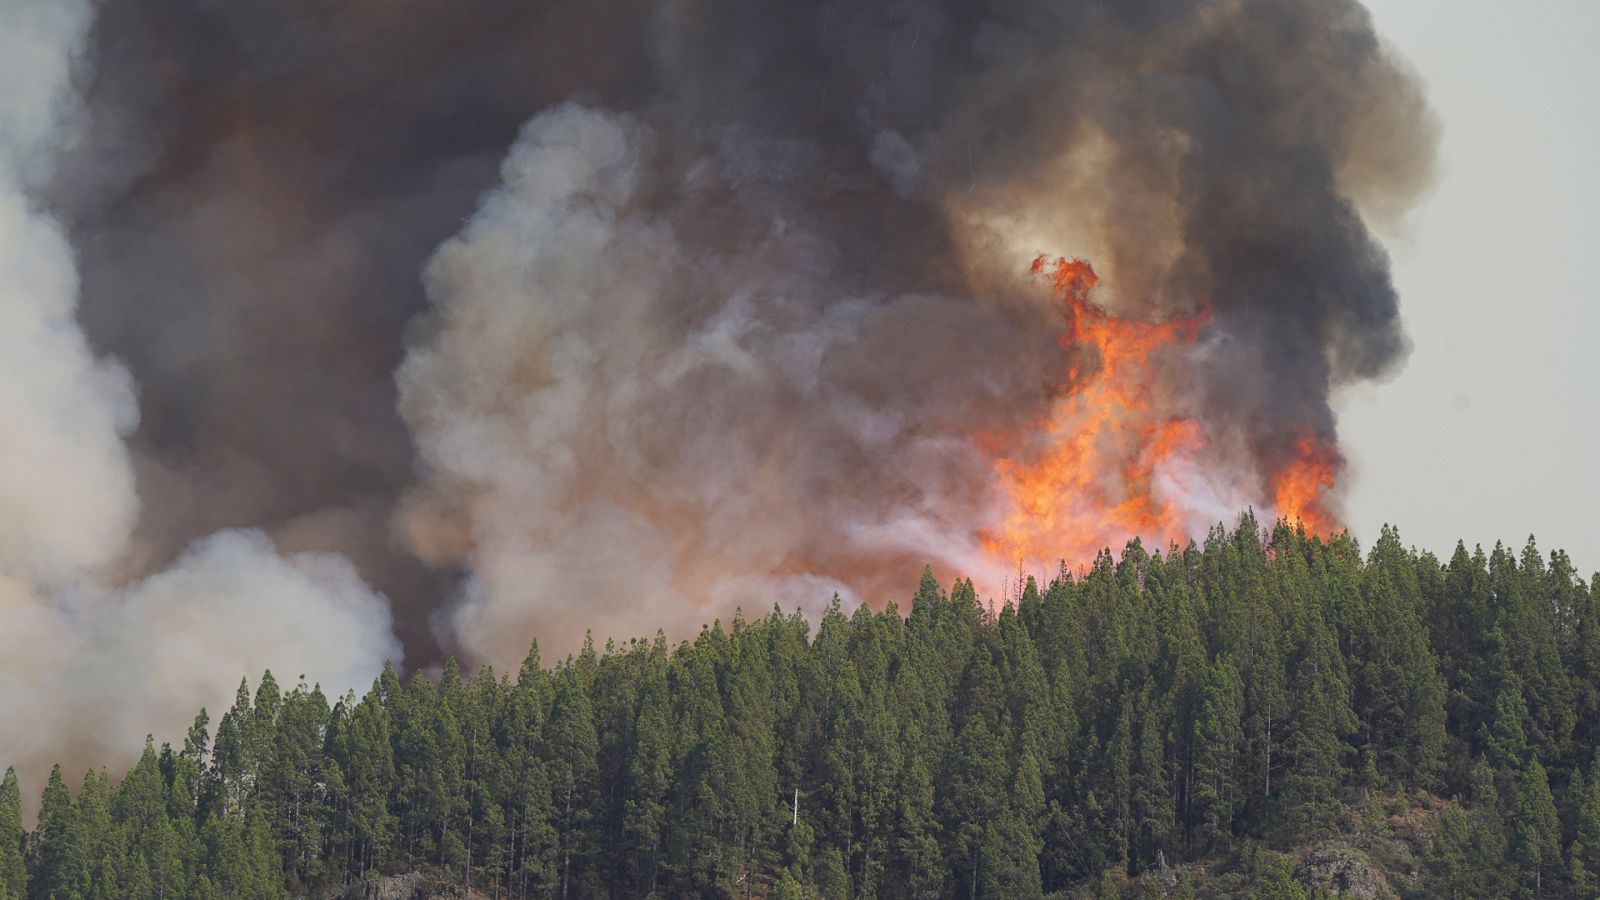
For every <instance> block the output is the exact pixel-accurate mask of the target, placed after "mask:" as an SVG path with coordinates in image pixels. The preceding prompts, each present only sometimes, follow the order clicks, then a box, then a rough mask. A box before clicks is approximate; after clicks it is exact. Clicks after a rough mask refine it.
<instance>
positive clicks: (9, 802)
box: [0, 768, 28, 897]
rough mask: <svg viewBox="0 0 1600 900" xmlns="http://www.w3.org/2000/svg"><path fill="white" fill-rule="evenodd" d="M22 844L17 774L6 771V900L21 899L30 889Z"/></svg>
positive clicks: (2, 885)
mask: <svg viewBox="0 0 1600 900" xmlns="http://www.w3.org/2000/svg"><path fill="white" fill-rule="evenodd" d="M22 841H23V832H22V790H21V788H20V787H19V786H18V784H17V772H16V770H15V769H12V768H7V769H6V774H5V779H4V780H0V894H3V895H4V896H6V897H22V896H24V895H25V894H26V892H27V889H28V870H27V866H26V864H25V863H24V862H23V859H22Z"/></svg>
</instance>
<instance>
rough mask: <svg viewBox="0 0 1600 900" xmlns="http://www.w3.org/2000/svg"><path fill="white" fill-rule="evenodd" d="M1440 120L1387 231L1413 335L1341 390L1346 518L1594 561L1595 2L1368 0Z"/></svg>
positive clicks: (1599, 246) (1426, 537) (1599, 92)
mask: <svg viewBox="0 0 1600 900" xmlns="http://www.w3.org/2000/svg"><path fill="white" fill-rule="evenodd" d="M1368 6H1369V7H1370V8H1371V9H1372V12H1373V17H1374V19H1375V20H1376V23H1377V29H1378V31H1379V33H1380V34H1382V35H1384V37H1385V38H1386V39H1387V40H1388V41H1389V42H1391V44H1392V45H1393V46H1394V47H1395V48H1396V49H1397V50H1398V51H1399V52H1400V54H1401V55H1402V56H1404V57H1405V58H1406V59H1408V60H1409V61H1410V62H1411V64H1412V65H1413V66H1414V67H1415V68H1416V70H1417V71H1418V72H1419V73H1420V75H1421V77H1422V79H1423V81H1424V82H1425V85H1426V90H1427V93H1428V97H1429V99H1430V100H1431V102H1432V103H1433V106H1434V109H1435V110H1436V111H1437V113H1438V117H1439V119H1440V122H1441V124H1442V127H1443V141H1442V145H1441V147H1440V158H1439V165H1438V178H1437V183H1436V185H1435V186H1434V189H1433V191H1432V192H1431V194H1430V195H1428V196H1427V197H1426V198H1425V199H1424V200H1423V202H1422V203H1421V205H1420V206H1419V207H1418V208H1417V209H1416V210H1415V211H1414V212H1413V213H1412V215H1411V216H1410V217H1409V219H1408V220H1407V222H1406V224H1405V226H1404V229H1403V232H1402V233H1399V234H1393V233H1383V237H1384V241H1385V243H1386V244H1387V246H1388V247H1389V250H1390V253H1391V255H1392V257H1393V260H1394V270H1395V279H1396V283H1397V286H1398V288H1399V291H1400V296H1401V307H1402V310H1403V313H1404V317H1405V320H1406V323H1407V327H1408V331H1409V333H1410V335H1411V339H1412V341H1413V343H1414V344H1415V349H1414V350H1413V352H1412V354H1411V358H1410V360H1409V362H1408V363H1407V364H1406V365H1405V367H1404V368H1403V369H1402V370H1401V371H1400V373H1399V374H1398V375H1397V376H1396V377H1395V378H1394V379H1393V380H1391V381H1389V382H1388V383H1384V384H1376V385H1370V386H1364V387H1361V388H1358V389H1355V390H1352V391H1350V392H1348V393H1347V394H1346V395H1345V396H1343V397H1342V398H1341V399H1340V409H1341V419H1340V425H1341V430H1342V433H1343V435H1344V438H1345V446H1346V452H1347V453H1348V454H1349V456H1350V458H1351V461H1352V472H1351V476H1350V488H1351V490H1350V493H1349V501H1348V511H1349V518H1350V524H1351V526H1352V528H1353V529H1354V530H1355V532H1356V534H1357V536H1358V537H1359V538H1361V540H1362V542H1363V543H1364V544H1367V545H1370V543H1371V542H1372V540H1373V539H1374V538H1375V537H1376V536H1377V533H1378V529H1379V526H1380V525H1381V524H1382V523H1384V522H1392V523H1394V524H1396V525H1398V526H1399V527H1400V534H1401V537H1402V538H1403V539H1404V540H1405V541H1406V543H1408V544H1415V545H1417V546H1419V547H1423V548H1425V549H1431V550H1433V551H1434V552H1435V553H1438V554H1440V555H1448V553H1449V552H1450V551H1451V550H1452V548H1453V547H1454V545H1455V541H1456V539H1457V538H1458V537H1459V538H1464V539H1465V540H1466V541H1467V543H1468V546H1471V545H1472V544H1473V543H1476V542H1481V543H1483V544H1484V545H1485V548H1486V549H1487V548H1488V547H1489V546H1492V544H1493V542H1494V541H1495V540H1496V539H1497V538H1498V539H1504V540H1505V541H1506V542H1507V543H1509V544H1512V545H1514V546H1515V547H1517V548H1519V549H1520V547H1521V545H1522V543H1523V542H1524V541H1526V540H1527V536H1528V534H1529V533H1532V534H1534V535H1536V536H1537V537H1538V539H1539V545H1540V547H1541V549H1543V550H1544V551H1546V552H1548V551H1549V550H1550V549H1552V548H1554V547H1564V548H1566V549H1567V551H1568V552H1569V553H1570V554H1571V555H1572V557H1573V563H1574V565H1575V566H1576V567H1577V568H1578V571H1579V572H1580V573H1583V574H1584V576H1585V577H1587V576H1588V575H1589V573H1592V572H1594V571H1595V570H1596V569H1600V523H1597V521H1596V517H1597V515H1600V459H1597V452H1596V451H1597V449H1600V396H1597V394H1600V391H1597V388H1600V355H1597V351H1600V52H1597V51H1596V49H1595V46H1594V36H1595V34H1597V33H1600V2H1594V0H1540V2H1538V3H1534V4H1509V3H1500V2H1489V0H1468V2H1452V3H1448V4H1446V3H1430V2H1421V0H1369V2H1368Z"/></svg>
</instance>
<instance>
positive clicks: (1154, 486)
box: [981, 256, 1344, 566]
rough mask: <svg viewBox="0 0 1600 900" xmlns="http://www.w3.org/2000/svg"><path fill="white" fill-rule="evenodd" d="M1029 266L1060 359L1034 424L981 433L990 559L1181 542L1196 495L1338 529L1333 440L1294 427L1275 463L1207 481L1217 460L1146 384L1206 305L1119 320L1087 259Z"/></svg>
mask: <svg viewBox="0 0 1600 900" xmlns="http://www.w3.org/2000/svg"><path fill="white" fill-rule="evenodd" d="M1031 271H1032V273H1033V275H1034V276H1035V277H1043V278H1046V279H1048V281H1049V283H1050V285H1051V288H1052V292H1053V296H1054V297H1055V299H1056V301H1057V302H1058V303H1059V304H1060V307H1061V315H1062V318H1063V319H1064V320H1065V328H1064V329H1063V331H1062V333H1061V337H1060V344H1061V347H1062V349H1063V350H1065V351H1066V352H1067V354H1068V357H1069V360H1070V361H1069V363H1068V364H1067V367H1066V370H1065V372H1064V375H1065V377H1064V379H1063V382H1062V384H1061V387H1060V394H1059V396H1058V397H1057V399H1056V400H1055V402H1054V403H1053V405H1052V406H1051V409H1050V414H1049V417H1048V418H1047V419H1045V420H1044V421H1042V422H1039V423H1037V426H1036V428H1035V429H1033V431H1031V432H1030V433H1028V434H1025V435H1022V436H1020V438H1019V439H1017V440H1015V441H1012V442H1011V443H1010V444H1009V445H1008V444H1007V443H1006V442H1005V441H1000V440H997V439H995V438H993V437H992V436H990V437H989V438H988V439H986V440H984V441H982V443H983V445H984V446H985V447H986V448H987V449H988V450H989V451H990V452H991V453H993V454H994V456H995V464H994V466H995V477H996V481H997V484H998V487H999V495H1000V498H1001V504H1002V510H1003V512H1002V513H1001V514H1000V515H998V516H997V520H998V521H999V523H1000V524H999V525H998V526H997V527H994V528H991V529H990V530H988V531H986V532H984V533H983V534H982V535H981V539H982V544H983V549H984V551H985V552H986V553H987V554H988V555H989V556H990V557H991V558H992V559H993V560H994V561H996V562H998V563H1000V564H1003V565H1004V566H1011V565H1019V566H1038V565H1041V564H1043V565H1052V564H1054V563H1056V562H1058V561H1064V562H1066V563H1068V564H1072V565H1077V564H1082V563H1085V562H1087V561H1089V560H1090V559H1092V558H1093V557H1094V555H1095V554H1096V553H1098V552H1099V551H1100V550H1101V549H1102V548H1107V547H1114V546H1117V545H1120V544H1121V543H1122V542H1123V541H1125V540H1127V539H1128V537H1129V536H1132V535H1137V536H1139V537H1141V538H1143V539H1145V540H1146V541H1147V542H1152V543H1154V544H1155V545H1156V546H1158V547H1162V546H1167V545H1170V544H1172V543H1183V542H1184V541H1186V540H1187V539H1188V538H1189V537H1190V536H1191V527H1192V526H1194V525H1195V524H1196V521H1195V520H1196V518H1204V516H1205V511H1204V510H1203V509H1202V510H1196V509H1194V508H1191V505H1192V504H1194V503H1195V498H1196V497H1208V498H1212V499H1215V498H1224V499H1223V503H1224V504H1225V505H1226V506H1227V507H1228V508H1230V509H1238V508H1240V507H1242V506H1244V505H1256V504H1258V503H1262V502H1264V503H1265V504H1266V505H1267V506H1268V507H1269V509H1268V510H1266V511H1268V512H1271V513H1272V514H1274V515H1276V516H1278V517H1281V518H1284V519H1287V520H1288V521H1290V522H1298V523H1299V524H1301V525H1303V527H1304V528H1305V529H1306V530H1307V531H1308V532H1309V533H1312V534H1321V535H1326V534H1331V533H1332V532H1333V531H1335V530H1337V529H1338V528H1339V522H1338V519H1337V517H1336V516H1335V515H1334V513H1333V511H1332V510H1331V509H1330V506H1329V499H1330V498H1329V492H1330V491H1331V490H1333V488H1334V486H1335V484H1336V483H1337V480H1338V476H1339V474H1340V473H1341V472H1342V470H1343V468H1344V460H1343V457H1342V456H1341V455H1340V454H1339V451H1338V448H1337V447H1336V446H1335V445H1334V444H1333V443H1331V442H1330V441H1328V440H1325V439H1323V438H1321V437H1319V436H1318V435H1317V434H1316V433H1315V432H1314V431H1313V430H1311V429H1310V428H1306V427H1296V428H1294V429H1292V430H1291V431H1290V432H1289V434H1288V443H1287V446H1286V447H1285V451H1284V453H1283V461H1282V462H1281V463H1280V464H1279V465H1277V466H1275V467H1273V468H1272V469H1270V470H1269V471H1266V472H1262V473H1255V474H1250V473H1241V474H1242V477H1243V481H1242V482H1241V481H1240V477H1239V476H1234V477H1220V478H1219V477H1217V476H1218V475H1219V473H1218V472H1214V471H1209V469H1212V468H1217V467H1220V468H1223V469H1226V468H1228V464H1227V463H1226V462H1225V461H1224V460H1223V459H1221V458H1220V457H1222V456H1224V455H1225V454H1221V453H1212V454H1211V455H1210V457H1211V458H1206V459H1202V453H1203V451H1205V450H1206V447H1207V435H1206V431H1205V429H1204V427H1203V425H1202V423H1201V422H1200V421H1199V420H1197V419H1196V418H1194V417H1191V416H1188V415H1184V414H1182V412H1181V410H1180V409H1179V407H1180V406H1181V404H1179V403H1178V402H1177V401H1176V399H1175V398H1174V396H1173V394H1174V393H1175V392H1174V391H1173V390H1171V389H1170V388H1169V389H1166V390H1164V391H1162V390H1158V388H1157V384H1158V382H1159V381H1160V376H1161V374H1162V372H1163V370H1164V369H1163V367H1165V366H1168V365H1171V364H1173V363H1180V360H1179V358H1177V357H1174V356H1172V355H1171V354H1173V353H1175V352H1181V351H1182V350H1183V349H1184V348H1185V347H1187V346H1189V345H1192V344H1193V343H1195V341H1196V340H1197V339H1198V338H1199V335H1200V332H1201V330H1202V329H1204V328H1205V327H1206V325H1207V324H1208V323H1209V321H1210V312H1209V310H1206V309H1202V310H1201V311H1200V312H1198V313H1195V314H1193V315H1190V316H1185V317H1180V318H1175V319H1169V320H1166V321H1160V322H1150V321H1142V320H1139V319H1132V318H1119V317H1117V316H1113V315H1111V314H1109V313H1107V312H1106V311H1105V310H1104V309H1103V308H1101V307H1100V306H1099V305H1097V304H1096V303H1095V302H1094V301H1093V300H1092V299H1091V298H1090V295H1091V294H1092V293H1093V291H1094V289H1095V286H1096V285H1098V284H1099V282H1100V279H1099V276H1098V275H1096V274H1095V271H1094V268H1093V267H1092V266H1090V265H1089V263H1087V262H1085V261H1083V260H1079V259H1057V260H1055V261H1054V262H1053V263H1051V262H1048V261H1047V260H1046V258H1045V257H1043V256H1041V257H1039V258H1037V259H1035V260H1034V261H1033V266H1032V269H1031ZM1166 371H1168V372H1169V374H1170V372H1172V371H1176V370H1171V369H1167V370H1166ZM1229 484H1234V485H1239V484H1249V485H1254V487H1248V486H1247V487H1242V488H1234V489H1232V490H1230V489H1229V488H1227V487H1226V485H1229ZM1240 490H1242V491H1243V493H1242V494H1240V493H1237V491H1240ZM1200 505H1201V506H1205V505H1206V504H1200ZM1213 505H1214V504H1213ZM1204 524H1205V525H1210V524H1213V523H1211V522H1206V523H1204Z"/></svg>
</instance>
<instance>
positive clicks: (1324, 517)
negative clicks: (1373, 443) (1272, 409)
mask: <svg viewBox="0 0 1600 900" xmlns="http://www.w3.org/2000/svg"><path fill="white" fill-rule="evenodd" d="M1343 468H1344V459H1343V458H1342V457H1341V456H1340V455H1339V451H1338V449H1337V448H1335V447H1334V446H1333V445H1332V444H1330V443H1327V442H1326V441H1322V440H1320V439H1318V438H1317V436H1316V435H1315V434H1313V433H1312V432H1311V430H1310V429H1306V428H1300V429H1296V430H1295V432H1294V436H1293V439H1292V440H1291V442H1290V457H1289V461H1288V463H1287V464H1285V465H1284V466H1283V467H1282V468H1281V469H1279V470H1278V471H1277V472H1275V473H1273V476H1272V479H1271V482H1272V505H1273V507H1274V508H1276V509H1277V511H1278V515H1280V516H1282V517H1284V518H1286V519H1288V520H1289V521H1291V522H1294V521H1297V520H1298V521H1299V522H1300V523H1301V524H1303V525H1304V526H1305V528H1306V530H1307V531H1308V532H1311V533H1312V534H1329V533H1331V532H1333V531H1334V530H1335V529H1336V528H1337V527H1338V523H1337V522H1336V521H1335V519H1334V517H1333V515H1332V514H1331V513H1330V512H1329V511H1328V508H1327V506H1326V504H1325V502H1324V496H1325V495H1326V494H1327V492H1328V491H1330V490H1332V489H1333V486H1334V484H1335V483H1336V482H1337V481H1338V475H1339V472H1340V470H1341V469H1343Z"/></svg>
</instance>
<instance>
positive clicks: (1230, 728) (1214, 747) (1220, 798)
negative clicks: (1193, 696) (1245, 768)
mask: <svg viewBox="0 0 1600 900" xmlns="http://www.w3.org/2000/svg"><path fill="white" fill-rule="evenodd" d="M1203 698H1204V699H1203V700H1202V701H1201V705H1200V715H1199V718H1198V719H1196V721H1195V732H1196V734H1195V781H1194V798H1195V799H1194V810H1195V816H1196V819H1197V820H1198V823H1199V837H1200V841H1201V843H1202V845H1203V846H1204V847H1205V848H1207V849H1210V848H1214V847H1216V846H1218V845H1220V844H1224V843H1226V842H1227V841H1229V840H1231V838H1232V836H1233V820H1234V817H1235V816H1236V815H1237V814H1238V812H1239V808H1240V805H1241V803H1242V800H1243V792H1242V790H1241V787H1240V785H1239V780H1238V779H1239V771H1240V761H1239V758H1238V756H1239V748H1240V747H1242V746H1243V745H1244V726H1243V724H1242V723H1241V710H1242V708H1243V706H1244V685H1243V684H1242V683H1241V682H1240V680H1239V673H1238V672H1237V671H1236V670H1235V669H1234V667H1233V663H1232V661H1231V659H1229V658H1228V657H1227V656H1219V657H1217V660H1216V662H1215V663H1213V664H1212V666H1211V676H1210V678H1209V679H1207V681H1206V687H1205V693H1204V695H1203Z"/></svg>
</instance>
